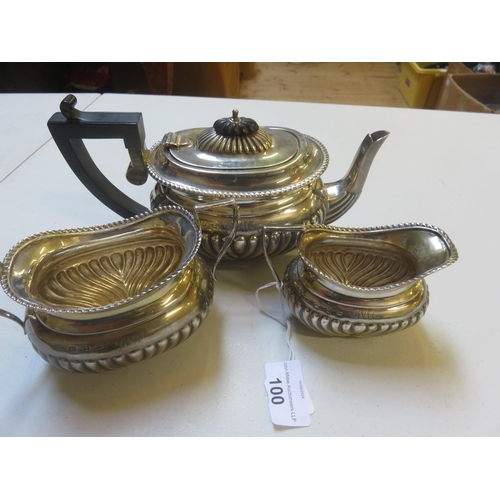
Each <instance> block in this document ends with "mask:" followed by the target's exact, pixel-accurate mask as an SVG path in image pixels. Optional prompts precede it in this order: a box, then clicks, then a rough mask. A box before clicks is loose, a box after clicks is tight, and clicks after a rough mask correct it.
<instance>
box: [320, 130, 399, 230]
mask: <svg viewBox="0 0 500 500" xmlns="http://www.w3.org/2000/svg"><path fill="white" fill-rule="evenodd" d="M388 136H389V132H386V131H385V130H379V131H377V132H374V133H373V134H368V135H367V136H366V137H365V138H364V140H363V142H362V143H361V146H360V147H359V149H358V151H357V153H356V155H355V156H354V160H353V161H352V164H351V167H350V168H349V171H348V172H347V174H346V175H345V176H344V177H343V178H342V179H340V180H339V181H336V182H333V183H330V184H326V185H325V191H326V195H327V197H328V212H327V214H326V218H325V224H330V223H331V222H333V221H334V220H337V219H338V218H339V217H341V216H342V215H344V214H345V213H346V212H347V211H348V210H349V209H350V208H351V207H352V206H353V205H354V203H356V201H357V199H358V198H359V196H360V194H361V191H362V190H363V186H364V184H365V181H366V178H367V176H368V172H369V171H370V167H371V165H372V163H373V159H374V158H375V155H376V154H377V152H378V150H379V149H380V146H382V144H383V143H384V141H385V140H386V139H387V137H388Z"/></svg>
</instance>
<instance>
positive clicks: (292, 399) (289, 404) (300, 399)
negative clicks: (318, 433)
mask: <svg viewBox="0 0 500 500" xmlns="http://www.w3.org/2000/svg"><path fill="white" fill-rule="evenodd" d="M265 386H266V390H267V395H268V399H269V410H270V412H271V420H272V422H273V424H275V425H282V426H286V427H308V426H309V425H311V417H310V414H311V413H314V407H313V405H312V402H311V398H310V397H309V394H308V393H307V389H306V386H305V384H304V380H303V377H302V368H301V366H300V361H299V360H293V361H281V362H278V363H266V382H265Z"/></svg>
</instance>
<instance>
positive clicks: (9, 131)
mask: <svg viewBox="0 0 500 500" xmlns="http://www.w3.org/2000/svg"><path fill="white" fill-rule="evenodd" d="M66 95H67V94H0V117H1V118H2V119H1V120H0V181H1V180H2V179H4V178H5V177H6V176H7V175H8V174H9V173H10V172H12V170H14V169H15V168H17V167H18V166H19V165H20V164H21V163H22V162H23V161H25V160H26V159H27V158H28V157H29V156H30V155H32V154H33V153H34V152H35V151H37V150H38V149H39V148H40V147H42V146H43V145H44V144H45V143H46V142H47V141H48V140H49V139H50V138H51V137H50V132H49V129H48V128H47V120H48V117H50V116H51V115H52V114H53V113H54V112H56V111H58V110H59V103H60V102H61V100H62V99H64V97H65V96H66ZM77 95H78V99H79V104H80V106H81V109H85V108H86V107H87V106H88V105H89V104H90V103H92V102H93V101H95V100H96V99H98V98H99V96H100V94H77Z"/></svg>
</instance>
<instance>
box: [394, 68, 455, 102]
mask: <svg viewBox="0 0 500 500" xmlns="http://www.w3.org/2000/svg"><path fill="white" fill-rule="evenodd" d="M432 64H433V63H430V62H404V63H402V64H401V76H400V78H399V91H400V92H401V94H402V95H403V97H404V98H405V101H406V102H407V103H408V105H409V106H410V108H426V109H433V108H434V107H435V105H436V102H437V99H438V97H439V92H440V90H441V86H442V85H443V82H444V80H445V77H446V74H447V69H446V68H442V69H435V68H432V69H426V67H427V66H429V65H432Z"/></svg>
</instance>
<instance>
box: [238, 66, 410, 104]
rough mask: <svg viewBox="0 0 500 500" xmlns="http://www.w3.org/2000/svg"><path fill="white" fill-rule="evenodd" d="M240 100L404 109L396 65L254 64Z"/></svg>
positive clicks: (244, 81)
mask: <svg viewBox="0 0 500 500" xmlns="http://www.w3.org/2000/svg"><path fill="white" fill-rule="evenodd" d="M254 68H255V69H254V75H253V78H251V79H244V80H242V81H241V87H240V98H246V99H262V100H276V101H301V102H321V103H334V104H359V105H365V106H388V107H401V108H407V107H408V105H407V103H406V101H405V100H404V99H403V96H402V95H401V93H400V92H399V89H398V85H399V75H400V67H399V65H398V64H397V63H390V62H389V63H269V62H266V63H255V65H254Z"/></svg>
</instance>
